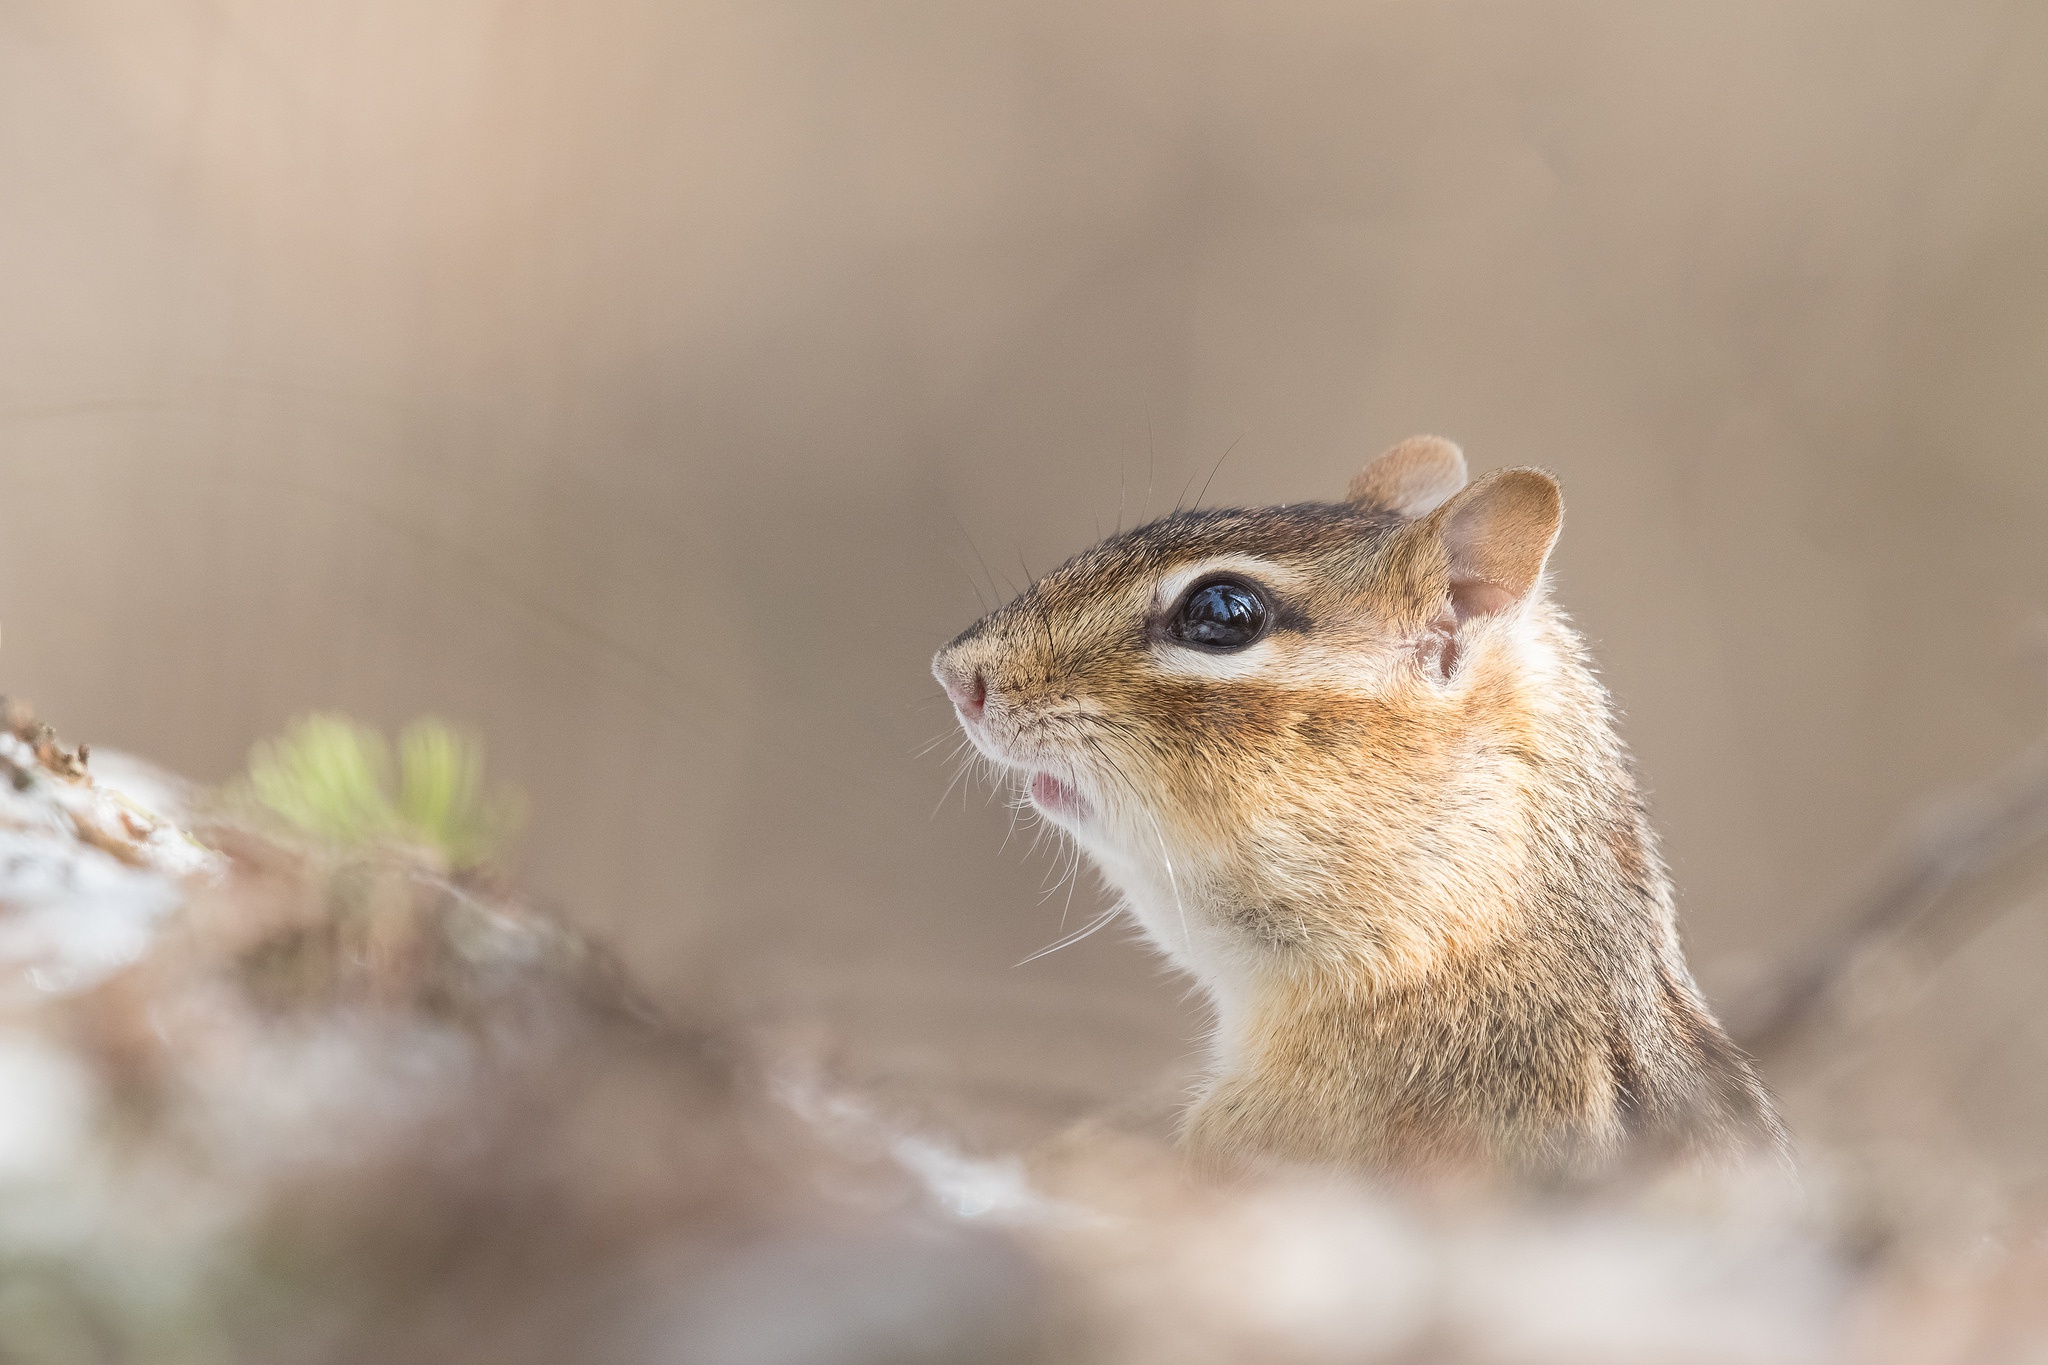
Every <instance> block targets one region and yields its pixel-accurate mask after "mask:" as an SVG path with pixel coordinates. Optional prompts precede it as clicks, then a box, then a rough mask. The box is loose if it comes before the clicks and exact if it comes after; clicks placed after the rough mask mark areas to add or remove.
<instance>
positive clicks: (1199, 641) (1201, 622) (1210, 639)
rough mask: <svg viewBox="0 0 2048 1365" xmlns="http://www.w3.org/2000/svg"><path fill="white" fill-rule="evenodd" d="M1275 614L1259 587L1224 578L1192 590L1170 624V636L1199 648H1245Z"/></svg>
mask: <svg viewBox="0 0 2048 1365" xmlns="http://www.w3.org/2000/svg"><path fill="white" fill-rule="evenodd" d="M1271 615H1272V612H1271V609H1270V608H1269V607H1268V606H1267V604H1266V598H1265V595H1264V594H1263V593H1261V592H1260V591H1259V589H1258V588H1257V587H1255V586H1254V585H1252V584H1250V583H1246V582H1243V581H1241V580H1239V579H1235V578H1221V579H1216V580H1214V581H1212V582H1209V583H1204V584H1201V585H1199V586H1197V587H1195V588H1194V589H1192V590H1191V591H1190V592H1189V593H1188V595H1187V596H1186V597H1185V598H1183V599H1182V601H1181V604H1180V607H1179V608H1178V609H1177V610H1176V611H1175V612H1174V614H1173V618H1172V619H1171V620H1170V621H1168V622H1167V626H1166V633H1167V634H1168V635H1169V636H1171V637H1172V638H1173V639H1175V640H1177V641H1179V642H1180V643H1181V644H1184V645H1193V646H1195V647H1196V648H1199V649H1243V648H1244V647H1245V646H1246V645H1248V644H1250V643H1251V642H1252V641H1254V640H1256V639H1258V638H1259V636H1260V635H1261V634H1263V633H1264V631H1265V629H1266V622H1267V619H1268V618H1269V617H1270V616H1271Z"/></svg>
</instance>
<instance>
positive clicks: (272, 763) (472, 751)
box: [249, 715, 522, 871]
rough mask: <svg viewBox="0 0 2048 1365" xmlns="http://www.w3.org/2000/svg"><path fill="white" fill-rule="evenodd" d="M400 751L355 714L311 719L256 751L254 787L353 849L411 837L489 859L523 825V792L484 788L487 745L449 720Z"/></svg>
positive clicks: (294, 820) (319, 833)
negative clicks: (393, 751) (393, 749)
mask: <svg viewBox="0 0 2048 1365" xmlns="http://www.w3.org/2000/svg"><path fill="white" fill-rule="evenodd" d="M393 767H394V765H393V763H392V755H391V747H390V745H389V744H387V743H386V742H385V739H384V736H383V735H382V734H380V733H378V732H377V731H376V730H374V729H372V728H371V727H369V726H367V725H361V724H358V723H357V722H355V721H352V720H350V719H349V718H347V717H346V716H335V715H319V716H308V717H306V718H305V719H303V720H301V721H299V722H297V723H296V724H295V725H293V726H292V728H291V730H290V731H289V732H288V733H287V734H286V735H285V736H284V737H283V738H280V739H275V740H268V741H265V742H263V743H260V744H258V745H256V747H255V748H254V749H253V750H251V751H250V755H249V791H250V793H251V794H252V795H253V796H254V797H255V799H256V801H257V802H258V803H259V804H261V805H263V806H264V807H267V808H268V809H269V810H271V811H273V812H274V813H276V814H277V815H278V816H280V817H281V818H282V819H284V820H285V821H286V822H287V823H289V824H290V825H292V826H293V827H294V828H296V829H298V830H300V831H302V832H303V833H306V834H309V835H311V836H313V837H314V838H317V839H322V840H325V841H327V842H330V843H335V844H341V845H344V846H362V845H368V844H374V843H381V842H394V841H395V842H405V843H412V844H418V845H421V846H423V847H426V848H430V849H433V850H434V851H435V852H437V853H439V854H440V855H441V857H442V858H443V859H445V860H446V862H447V864H448V866H449V867H451V868H453V869H455V870H458V871H460V870H465V869H468V868H473V867H477V866H479V865H481V864H483V863H486V862H489V861H490V860H491V858H492V857H493V856H494V855H495V854H496V853H497V852H498V851H499V850H500V849H501V848H502V847H503V846H504V843H505V841H506V840H507V839H509V838H510V837H511V835H512V834H513V833H514V832H515V831H516V830H517V828H518V826H519V824H520V822H521V813H522V812H521V803H520V802H519V800H518V798H517V795H516V794H515V793H512V792H509V791H505V790H500V791H496V792H486V791H485V789H484V753H483V745H482V744H481V743H480V742H479V741H477V740H475V739H473V738H470V737H468V736H465V735H462V734H460V733H458V732H457V731H455V730H454V729H452V728H450V727H449V726H448V725H447V724H445V723H444V722H442V721H439V720H435V719H432V718H431V717H429V718H423V719H420V720H416V721H414V722H413V723H412V724H411V725H408V726H407V727H406V728H405V732H404V733H403V734H402V735H400V736H399V741H398V760H397V764H396V775H397V789H396V795H395V796H394V795H393V783H392V777H393Z"/></svg>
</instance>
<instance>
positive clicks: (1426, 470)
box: [1344, 436, 1465, 519]
mask: <svg viewBox="0 0 2048 1365" xmlns="http://www.w3.org/2000/svg"><path fill="white" fill-rule="evenodd" d="M1464 486H1465V452H1464V451H1462V450H1459V449H1458V448H1457V447H1456V446H1455V445H1452V444H1451V443H1450V442H1449V441H1446V440H1445V439H1444V438H1443V437H1441V436H1410V437H1409V438H1408V439H1407V440H1405V441H1403V442H1401V444H1399V445H1397V446H1394V447H1393V448H1392V449H1390V450H1388V451H1387V452H1386V453H1385V454H1383V455H1381V456H1380V457H1379V458H1378V459H1376V460H1374V461H1373V462H1372V463H1371V464H1369V465H1367V466H1366V467H1365V468H1363V469H1361V470H1359V471H1358V473H1357V474H1356V475H1354V476H1353V477H1352V480H1351V486H1350V487H1348V488H1346V489H1345V490H1344V498H1345V500H1346V501H1347V502H1352V503H1356V504H1357V505H1358V506H1360V507H1363V508H1365V509H1366V510H1367V511H1369V512H1394V513H1397V514H1399V515H1401V516H1404V517H1409V518H1411V519H1412V518H1415V517H1421V516H1427V515H1428V514H1429V513H1431V512H1433V511H1435V510H1436V509H1437V508H1438V507H1439V506H1440V505H1442V503H1443V501H1444V499H1445V498H1448V497H1449V496H1451V494H1453V493H1455V492H1457V491H1458V490H1459V489H1460V488H1463V487H1464Z"/></svg>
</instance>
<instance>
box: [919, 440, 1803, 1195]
mask: <svg viewBox="0 0 2048 1365" xmlns="http://www.w3.org/2000/svg"><path fill="white" fill-rule="evenodd" d="M1561 521H1562V501H1561V497H1560V493H1559V489H1558V486H1557V483H1556V482H1555V480H1553V479H1552V478H1551V477H1550V476H1549V475H1548V474H1546V473H1544V472H1542V471H1540V470H1535V469H1505V470H1499V471H1496V472H1494V473H1491V474H1488V475H1486V476H1484V477H1482V478H1480V479H1479V480H1477V481H1476V482H1472V483H1470V484H1467V482H1466V470H1465V461H1464V457H1463V455H1462V453H1461V452H1460V451H1459V450H1458V448H1457V447H1456V446H1454V445H1452V444H1451V443H1450V442H1448V441H1444V440H1440V439H1438V438H1434V437H1417V438H1413V439H1411V440H1408V441H1404V442H1402V443H1401V444H1400V445H1397V446H1395V447H1394V448H1393V449H1391V450H1389V451H1388V452H1387V453H1386V454H1384V455H1382V456H1381V457H1379V458H1378V459H1377V460H1375V461H1373V462H1372V463H1370V464H1369V465H1367V466H1366V467H1365V469H1364V470H1363V471H1361V472H1360V473H1359V474H1358V475H1357V477H1355V478H1354V479H1353V480H1352V481H1351V484H1350V486H1349V488H1348V490H1347V492H1346V495H1345V497H1344V498H1343V499H1342V500H1339V501H1333V502H1330V503H1317V504H1304V505H1292V506H1283V507H1268V508H1257V509H1237V510H1194V511H1181V512H1176V513H1174V514H1172V515H1170V516H1168V517H1165V518H1162V519H1160V520H1158V521H1155V522H1153V523H1151V524H1150V525H1147V526H1143V527H1140V528H1138V529H1136V530H1132V531H1128V532H1124V533H1121V534H1119V535H1116V536H1114V537H1112V538H1110V539H1109V540H1106V541H1104V542H1103V543H1102V544H1100V545H1097V546H1095V547H1094V548H1092V549H1090V550H1087V551H1085V552H1084V553H1082V554H1080V555H1077V556H1076V557H1075V558H1073V559H1072V560H1070V561H1068V562H1067V563H1066V564H1064V565H1062V566H1061V567H1060V568H1058V569H1056V570H1054V571H1053V572H1051V573H1049V574H1047V575H1046V576H1045V577H1044V578H1042V579H1040V580H1039V581H1038V582H1036V583H1034V584H1033V585H1032V586H1031V587H1030V588H1029V589H1028V590H1027V591H1025V592H1024V593H1023V594H1022V595H1021V596H1019V597H1018V598H1017V599H1016V600H1014V601H1012V602H1010V603H1009V604H1008V605H1006V606H1004V607H1002V608H1000V609H998V610H996V611H994V612H992V613H990V614H989V615H988V616H986V617H984V618H983V619H982V620H981V621H979V622H977V623H976V624H975V625H974V626H972V627H970V628H969V629H968V630H967V631H966V632H964V633H963V634H962V635H960V636H959V638H957V639H956V640H954V641H953V642H952V643H951V644H949V645H948V646H946V648H944V649H943V650H941V651H940V652H939V654H938V656H937V658H936V659H935V661H934V665H933V667H934V672H935V673H936V675H937V676H938V678H939V680H940V682H941V683H942V684H943V685H944V687H945V689H946V691H947V693H948V694H949V695H950V697H951V698H952V700H953V703H954V706H955V708H956V710H957V712H958V715H959V719H960V723H961V725H962V726H963V727H964V729H965V730H966V732H967V734H968V736H969V737H970V738H971V739H972V741H973V743H974V745H975V746H976V748H977V749H978V750H979V751H980V752H981V753H982V754H983V755H985V756H986V757H987V758H988V759H990V760H991V761H993V763H995V764H996V765H997V766H998V767H999V768H1000V769H1002V770H1003V771H1004V772H1006V773H1008V774H1011V775H1013V776H1014V778H1015V780H1017V781H1019V782H1020V783H1022V784H1023V786H1024V788H1025V790H1026V792H1027V793H1028V797H1029V800H1030V802H1031V803H1032V805H1033V806H1035V807H1036V809H1037V810H1038V811H1039V812H1040V813H1041V814H1042V815H1043V817H1044V818H1045V819H1046V820H1047V821H1049V822H1050V823H1051V824H1053V825H1054V826H1056V827H1057V828H1059V829H1060V830H1061V831H1062V832H1063V833H1064V834H1065V835H1066V836H1067V837H1069V838H1071V839H1072V840H1073V841H1074V842H1075V843H1076V844H1077V845H1078V846H1079V847H1080V848H1081V849H1082V850H1083V851H1084V852H1086V853H1087V855H1088V856H1089V857H1090V859H1091V860H1092V861H1093V862H1094V864H1095V866H1096V867H1097V868H1098V869H1099V870H1100V873H1101V875H1102V876H1103V877H1104V879H1105V880H1106V881H1107V882H1108V884H1109V885H1110V886H1111V887H1112V888H1114V890H1115V891H1116V892H1117V893H1118V894H1119V895H1120V896H1121V897H1122V900H1123V903H1124V904H1125V906H1126V907H1128V910H1129V912H1130V913H1131V915H1132V916H1133V917H1135V919H1136V921H1137V922H1138V924H1139V925H1140V926H1142V928H1143V930H1144V933H1145V935H1146V936H1147V937H1148V938H1149V939H1150V940H1151V942H1152V943H1153V944H1154V945H1155V946H1156V947H1157V948H1158V950H1159V951H1160V952H1161V953H1163V954H1164V955H1165V956H1166V957H1167V958H1168V959H1170V960H1171V961H1172V962H1173V963H1174V964H1175V965H1176V966H1178V967H1179V968H1181V969H1182V970H1184V971H1185V972H1187V973H1189V974H1190V975H1191V976H1193V977H1194V978H1195V980H1196V981H1197V982H1199V983H1200V985H1201V987H1202V988H1203V990H1204V992H1205V993H1206V994H1207V996H1208V998H1209V1001H1210V1002H1211V1005H1212V1006H1213V1009H1214V1012H1215V1033H1214V1047H1213V1058H1212V1064H1211V1069H1210V1074H1209V1076H1208V1078H1207V1080H1206V1081H1205V1083H1204V1085H1203V1087H1202V1089H1201V1091H1200V1093H1199V1095H1198V1097H1197V1098H1196V1099H1195V1100H1194V1102H1193V1103H1192V1105H1191V1106H1190V1108H1189V1109H1188V1111H1187V1113H1186V1114H1185V1116H1184V1120H1183V1125H1182V1135H1183V1140H1184V1141H1185V1143H1186V1144H1187V1146H1188V1147H1189V1148H1190V1149H1192V1151H1193V1152H1194V1153H1195V1154H1196V1155H1197V1156H1199V1157H1202V1158H1205V1159H1208V1160H1211V1161H1220V1162H1232V1161H1237V1160H1241V1159H1247V1158H1258V1157H1279V1158H1284V1159H1297V1160H1306V1161H1311V1162H1318V1163H1334V1164H1338V1165H1344V1166H1350V1167H1355V1168H1362V1169H1368V1170H1374V1171H1382V1172H1429V1171H1437V1170H1469V1169H1479V1170H1499V1171H1506V1172H1529V1173H1539V1172H1540V1173H1556V1172H1584V1171H1589V1170H1595V1169H1598V1168H1600V1167H1602V1166H1604V1165H1606V1164H1608V1163H1611V1162H1612V1161H1614V1160H1615V1159H1616V1158H1618V1157H1620V1156H1621V1155H1622V1154H1623V1153H1624V1152H1627V1151H1630V1150H1631V1149H1635V1150H1642V1149H1644V1148H1652V1149H1654V1150H1657V1151H1665V1152H1670V1153H1673V1154H1677V1155H1688V1156H1694V1157H1710V1156H1715V1155H1720V1154H1733V1153H1736V1152H1738V1151H1740V1150H1742V1149H1745V1148H1752V1147H1758V1146H1764V1147H1769V1146H1774V1145H1777V1144H1778V1143H1780V1142H1782V1132H1781V1130H1780V1128H1779V1126H1778V1122H1777V1119H1776V1117H1775V1115H1774V1113H1773V1111H1772V1106H1771V1102H1770V1099H1769V1097H1768V1095H1767V1094H1766V1092H1765V1090H1764V1088H1763V1086H1762V1085H1761V1083H1760V1082H1759V1080H1758V1078H1757V1076H1756V1074H1755V1072H1754V1071H1753V1069H1752V1068H1751V1066H1750V1064H1749V1062H1748V1060H1747V1059H1746V1058H1745V1057H1744V1056H1743V1054H1742V1053H1741V1052H1740V1051H1739V1050H1738V1049H1737V1048H1736V1047H1735V1045H1734V1044H1733V1043H1732V1042H1731V1041H1730V1040H1729V1038H1728V1037H1727V1035H1726V1034H1725V1033H1724V1032H1723V1030H1722V1028H1721V1026H1720V1025H1719V1024H1718V1023H1717V1022H1716V1020H1715V1019H1714V1017H1713V1015H1712V1013H1711V1012H1710V1011H1709V1009H1708V1007H1707V1005H1706V1003H1705V1001H1704V999H1703V998H1702V996H1701V994H1700V992H1699V990H1698V988H1697V987H1696V986H1695V984H1694V982H1693V978H1692V975H1691V973H1690V972H1689V970H1688V969H1687V966H1686V962H1685V959H1684V955H1683V953H1682V951H1681V948H1680V943H1679V938H1678V932H1677V925H1676V918H1675V914H1674V910H1673V904H1672V894H1671V887H1670V883H1669V880H1668V878H1667V876H1666V874H1665V871H1664V868H1663V866H1662V864H1661V862H1660V860H1659V857H1658V854H1657V848H1656V841H1655V837H1654V834H1653V832H1652V830H1651V828H1650V825H1649V822H1648V820H1647V818H1646V815H1645V812H1644V808H1643V802H1642V799H1641V796H1640V794H1639V790H1638V787H1637V785H1636V781H1635V777H1634V774H1633V771H1632V768H1631V765H1630V762H1629V758H1628V755H1627V751H1626V749H1625V748H1624V747H1623V745H1622V743H1621V740H1620V738H1619V736H1618V735H1617V733H1616V729H1615V725H1614V717H1613V710H1612V706H1611V704H1610V702H1609V699H1608V697H1607V694H1606V692H1605V690H1604V689H1603V688H1602V687H1601V685H1600V683H1599V681H1598V680H1597V679H1596V678H1595V677H1594V675H1593V673H1592V671H1591V669H1590V668H1589V666H1588V664H1587V658H1586V650H1585V646H1584V643H1583V642H1582V641H1581V640H1580V638H1579V636H1578V635H1577V634H1576V633H1575V632H1574V631H1573V630H1572V628H1571V626H1570V625H1569V623H1568V622H1567V621H1566V619H1565V617H1564V615H1563V614H1562V613H1561V612H1560V611H1559V610H1558V609H1557V607H1556V606H1555V605H1553V603H1552V602H1551V600H1550V598H1549V595H1548V592H1547V588H1546V583H1545V572H1544V570H1545V565H1546V563H1547V561H1548V558H1549V555H1550V552H1551V548H1552V546H1553V544H1554V543H1555V541H1556V538H1557V535H1558V531H1559V528H1560V525H1561Z"/></svg>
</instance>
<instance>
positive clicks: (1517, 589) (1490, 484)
mask: <svg viewBox="0 0 2048 1365" xmlns="http://www.w3.org/2000/svg"><path fill="white" fill-rule="evenodd" d="M1429 520H1430V524H1431V527H1432V529H1434V530H1435V532H1436V534H1437V536H1438V538H1439V540H1440V541H1441V542H1442V544H1443V547H1444V556H1445V558H1446V559H1448V560H1449V561H1450V575H1451V583H1450V589H1451V610H1452V611H1453V612H1454V613H1455V614H1456V616H1457V620H1458V623H1459V624H1461V625H1462V624H1463V623H1464V622H1465V621H1467V620H1469V619H1471V618H1472V617H1474V616H1492V615H1495V614H1497V613H1499V612H1503V611H1506V610H1508V609H1509V608H1510V607H1513V606H1515V605H1516V604H1517V603H1519V602H1521V601H1522V599H1523V598H1525V597H1527V596H1528V595H1529V591H1530V589H1532V588H1534V587H1535V586H1536V581H1537V580H1538V579H1539V578H1541V577H1542V576H1543V565H1544V562H1545V561H1547V560H1548V559H1549V558H1550V547H1551V546H1553V545H1555V544H1556V543H1557V532H1558V528H1559V526H1560V525H1561V524H1562V523H1563V521H1564V498H1563V495H1562V494H1561V493H1560V492H1559V491H1558V487H1557V480H1555V479H1553V478H1551V477H1550V476H1549V475H1548V474H1546V473H1544V472H1543V471H1542V470H1540V469H1496V470H1495V471H1493V473H1491V474H1488V475H1486V476H1484V477H1483V478H1481V479H1480V480H1479V481H1478V482H1476V483H1474V484H1473V485H1472V486H1471V487H1469V488H1467V489H1465V491H1464V492H1462V493H1460V494H1458V495H1457V496H1456V497H1454V498H1452V499H1451V500H1450V501H1449V502H1447V503H1445V504H1444V505H1443V506H1442V507H1439V508H1438V509H1437V510H1436V511H1435V512H1434V513H1432V514H1431V516H1430V519H1429Z"/></svg>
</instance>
